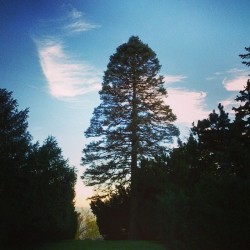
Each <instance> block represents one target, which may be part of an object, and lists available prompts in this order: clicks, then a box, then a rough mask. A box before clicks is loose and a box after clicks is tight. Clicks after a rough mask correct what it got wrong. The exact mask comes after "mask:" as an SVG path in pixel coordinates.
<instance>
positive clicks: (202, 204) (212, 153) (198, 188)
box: [91, 48, 250, 250]
mask: <svg viewBox="0 0 250 250" xmlns="http://www.w3.org/2000/svg"><path fill="white" fill-rule="evenodd" d="M246 50H247V51H249V50H250V48H246ZM241 57H242V58H243V59H249V54H246V55H241ZM244 63H245V64H246V65H248V64H249V61H244ZM235 100H236V101H237V103H238V105H237V106H235V107H234V108H233V110H234V112H235V117H234V119H233V120H230V119H229V115H228V113H226V112H225V110H224V107H223V106H222V105H221V104H219V105H218V111H216V110H213V112H212V113H211V114H209V116H208V117H207V118H206V119H203V120H200V121H198V122H197V124H193V126H192V129H191V132H190V136H189V138H188V140H187V141H185V142H182V141H180V140H179V142H178V144H179V145H178V147H177V148H174V149H172V150H171V151H170V152H169V153H167V150H157V151H156V152H154V153H155V154H154V157H153V158H146V157H145V158H144V159H142V160H141V161H140V162H139V165H138V168H137V171H136V175H135V178H136V193H137V225H138V228H137V229H138V232H137V233H138V234H137V237H138V238H139V239H148V240H149V239H150V240H161V241H162V242H164V243H165V244H166V246H167V247H168V248H169V249H173V250H174V249H178V250H182V249H183V250H184V249H185V250H186V249H187V250H196V249H197V250H198V249H203V250H206V249H207V250H211V249H220V250H224V249H225V250H233V249H242V250H243V249H248V248H249V245H250V238H249V233H250V231H249V230H250V217H249V211H250V199H249V197H250V80H248V81H247V83H246V85H245V87H244V89H243V90H241V91H240V92H239V94H238V95H237V97H236V99H235ZM94 179H95V178H93V180H94ZM130 201H131V189H130V186H127V187H126V186H124V185H118V186H117V189H116V192H114V193H111V194H110V195H109V196H108V197H106V198H103V197H98V196H96V197H93V198H92V202H91V208H92V211H93V213H94V214H95V215H96V216H97V223H98V226H99V228H100V233H101V234H102V235H103V236H104V238H105V239H127V238H128V237H129V230H130V227H129V222H128V218H129V216H130V213H129V209H128V207H129V204H130Z"/></svg>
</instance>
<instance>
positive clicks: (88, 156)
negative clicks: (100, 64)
mask: <svg viewBox="0 0 250 250" xmlns="http://www.w3.org/2000/svg"><path fill="white" fill-rule="evenodd" d="M160 67H161V66H160V64H159V61H158V59H157V57H156V54H155V52H154V51H152V49H150V48H149V46H148V45H146V44H144V43H142V42H141V41H140V39H139V38H138V37H134V36H132V37H131V38H130V39H129V41H128V42H127V43H124V44H122V45H121V46H119V47H118V48H117V51H116V53H115V54H114V55H112V56H111V57H110V62H109V64H108V66H107V70H106V71H105V73H104V77H103V83H102V90H101V91H100V92H99V93H100V98H101V101H102V102H101V104H100V105H99V106H98V107H97V108H96V109H95V110H94V113H93V117H92V119H91V123H90V126H89V128H88V129H87V131H86V132H85V136H86V137H92V138H96V140H95V141H93V142H91V143H89V144H88V145H87V146H86V147H85V148H84V150H83V153H84V156H83V158H82V164H83V165H84V166H88V167H87V169H86V171H85V173H84V175H83V180H84V181H85V183H86V184H87V185H97V184H104V183H106V184H111V185H113V184H114V182H126V181H127V180H130V175H131V171H132V167H131V166H132V165H133V166H134V167H135V168H136V167H137V166H138V162H139V161H141V160H142V159H143V158H152V157H153V156H154V154H155V153H156V152H158V151H159V150H162V149H163V148H164V149H165V147H163V145H164V143H167V142H170V141H171V139H172V137H173V136H175V135H177V134H178V130H177V128H176V127H175V126H174V125H173V122H174V121H175V119H176V117H175V115H174V114H173V113H172V110H171V109H170V107H169V106H168V105H166V104H165V103H164V100H163V98H164V97H166V90H165V88H164V86H163V84H164V81H163V77H162V76H158V75H157V74H158V72H159V70H160ZM164 146H165V145H164Z"/></svg>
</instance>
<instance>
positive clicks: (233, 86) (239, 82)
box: [222, 74, 248, 91]
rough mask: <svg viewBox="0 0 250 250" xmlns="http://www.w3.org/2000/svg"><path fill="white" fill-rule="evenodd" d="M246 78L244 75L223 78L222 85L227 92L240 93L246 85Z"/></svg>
mask: <svg viewBox="0 0 250 250" xmlns="http://www.w3.org/2000/svg"><path fill="white" fill-rule="evenodd" d="M247 79H248V77H247V76H246V75H241V74H240V75H235V76H233V77H230V78H227V77H226V78H224V79H223V82H222V84H223V85H224V87H225V89H226V90H227V91H240V90H242V89H243V88H244V86H245V85H246V82H247Z"/></svg>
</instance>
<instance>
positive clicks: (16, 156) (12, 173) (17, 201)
mask: <svg viewBox="0 0 250 250" xmlns="http://www.w3.org/2000/svg"><path fill="white" fill-rule="evenodd" d="M27 117H28V109H25V110H21V111H19V110H18V103H17V101H16V100H15V99H13V98H12V92H8V91H7V90H6V89H0V200H1V205H0V243H1V242H2V241H6V240H8V238H9V237H10V236H11V237H14V235H15V233H16V232H18V231H19V230H21V224H22V222H23V221H22V216H23V215H22V213H23V211H25V210H26V207H25V206H26V204H25V202H24V201H23V198H24V196H25V193H24V192H23V191H24V190H25V189H26V169H27V157H28V153H29V147H30V144H31V136H30V134H29V133H28V131H27V128H28V123H27Z"/></svg>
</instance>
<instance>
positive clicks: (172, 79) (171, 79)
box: [164, 75, 187, 84]
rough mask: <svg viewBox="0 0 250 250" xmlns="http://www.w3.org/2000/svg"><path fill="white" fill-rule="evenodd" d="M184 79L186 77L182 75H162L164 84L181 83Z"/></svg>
mask: <svg viewBox="0 0 250 250" xmlns="http://www.w3.org/2000/svg"><path fill="white" fill-rule="evenodd" d="M186 78H187V77H186V76H183V75H164V82H165V83H166V84H171V83H176V82H182V81H183V80H184V79H186Z"/></svg>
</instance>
